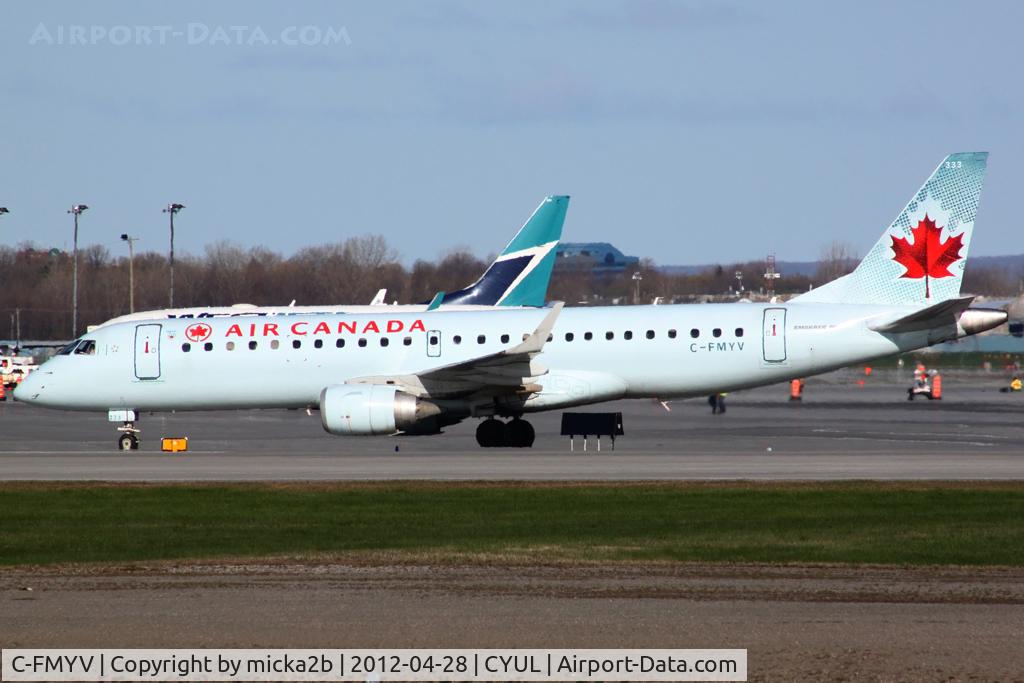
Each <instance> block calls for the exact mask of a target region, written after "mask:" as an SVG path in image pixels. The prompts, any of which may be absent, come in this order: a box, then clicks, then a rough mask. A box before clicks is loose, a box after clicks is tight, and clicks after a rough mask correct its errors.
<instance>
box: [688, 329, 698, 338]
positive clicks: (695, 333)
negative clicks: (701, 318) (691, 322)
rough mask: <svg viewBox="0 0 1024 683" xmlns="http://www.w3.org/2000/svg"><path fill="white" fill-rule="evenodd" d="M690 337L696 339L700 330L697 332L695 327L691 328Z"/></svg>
mask: <svg viewBox="0 0 1024 683" xmlns="http://www.w3.org/2000/svg"><path fill="white" fill-rule="evenodd" d="M690 336H691V337H693V338H694V339H696V338H697V337H699V336H700V330H698V329H697V328H696V327H695V328H693V329H692V330H690Z"/></svg>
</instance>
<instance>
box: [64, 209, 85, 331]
mask: <svg viewBox="0 0 1024 683" xmlns="http://www.w3.org/2000/svg"><path fill="white" fill-rule="evenodd" d="M88 208H89V207H88V206H86V205H85V204H75V205H74V206H72V207H71V208H70V209H68V213H70V214H72V215H73V216H74V217H75V240H74V265H73V266H72V272H71V338H72V339H74V338H75V337H77V336H78V217H79V216H81V215H82V212H83V211H85V210H86V209H88Z"/></svg>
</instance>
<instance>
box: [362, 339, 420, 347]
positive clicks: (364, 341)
mask: <svg viewBox="0 0 1024 683" xmlns="http://www.w3.org/2000/svg"><path fill="white" fill-rule="evenodd" d="M431 339H435V337H431ZM365 346H366V339H364V338H362V337H360V339H359V348H364V347H365Z"/></svg>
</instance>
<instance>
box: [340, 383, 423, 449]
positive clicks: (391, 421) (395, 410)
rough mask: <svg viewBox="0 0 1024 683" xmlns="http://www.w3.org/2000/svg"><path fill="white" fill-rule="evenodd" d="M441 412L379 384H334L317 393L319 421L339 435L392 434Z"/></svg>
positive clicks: (417, 399) (412, 426)
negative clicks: (318, 395) (318, 394)
mask: <svg viewBox="0 0 1024 683" xmlns="http://www.w3.org/2000/svg"><path fill="white" fill-rule="evenodd" d="M440 412H441V409H440V408H438V407H437V405H435V404H433V403H431V402H430V401H424V400H422V399H419V398H416V397H415V396H413V395H412V394H407V393H405V392H404V391H399V390H398V389H396V388H395V387H390V386H384V385H381V384H335V385H333V386H329V387H327V388H325V389H324V390H323V391H321V392H320V421H321V423H323V426H324V429H325V430H326V431H327V432H329V433H331V434H337V435H339V436H375V435H379V434H394V433H395V432H398V431H406V430H409V429H412V428H414V427H415V426H416V425H417V423H419V422H421V421H422V420H427V419H429V418H432V417H435V416H437V415H438V414H439V413H440Z"/></svg>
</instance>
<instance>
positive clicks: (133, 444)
mask: <svg viewBox="0 0 1024 683" xmlns="http://www.w3.org/2000/svg"><path fill="white" fill-rule="evenodd" d="M117 431H119V432H121V436H119V437H117V447H118V448H119V449H121V450H122V451H137V450H139V428H138V427H136V426H135V423H134V422H125V423H124V424H123V425H121V426H120V427H118V428H117Z"/></svg>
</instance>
